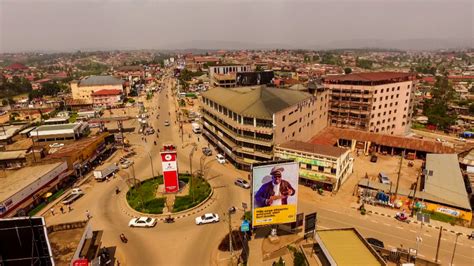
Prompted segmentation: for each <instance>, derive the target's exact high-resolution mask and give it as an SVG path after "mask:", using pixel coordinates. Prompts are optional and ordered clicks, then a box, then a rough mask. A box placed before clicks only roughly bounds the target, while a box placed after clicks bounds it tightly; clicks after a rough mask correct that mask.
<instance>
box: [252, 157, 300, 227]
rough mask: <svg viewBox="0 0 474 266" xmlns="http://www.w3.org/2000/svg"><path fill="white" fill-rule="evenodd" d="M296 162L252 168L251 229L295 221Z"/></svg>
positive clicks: (297, 167) (296, 195)
mask: <svg viewBox="0 0 474 266" xmlns="http://www.w3.org/2000/svg"><path fill="white" fill-rule="evenodd" d="M298 169H299V164H298V163H297V162H286V163H273V164H268V165H261V166H254V167H253V169H252V175H253V178H252V181H253V182H252V185H253V186H252V214H253V215H252V226H261V225H271V224H283V223H292V222H296V210H297V202H298Z"/></svg>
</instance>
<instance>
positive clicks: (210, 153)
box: [202, 147, 212, 156]
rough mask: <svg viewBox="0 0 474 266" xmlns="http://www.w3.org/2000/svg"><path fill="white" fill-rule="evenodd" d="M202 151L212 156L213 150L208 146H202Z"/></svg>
mask: <svg viewBox="0 0 474 266" xmlns="http://www.w3.org/2000/svg"><path fill="white" fill-rule="evenodd" d="M202 153H203V154H204V155H206V156H211V155H212V150H211V149H210V148H208V147H203V148H202Z"/></svg>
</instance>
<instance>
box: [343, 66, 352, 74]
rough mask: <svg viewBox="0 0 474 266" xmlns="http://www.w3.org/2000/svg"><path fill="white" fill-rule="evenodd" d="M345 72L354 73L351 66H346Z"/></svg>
mask: <svg viewBox="0 0 474 266" xmlns="http://www.w3.org/2000/svg"><path fill="white" fill-rule="evenodd" d="M344 73H345V74H346V75H347V74H350V73H352V68H350V67H346V68H344Z"/></svg>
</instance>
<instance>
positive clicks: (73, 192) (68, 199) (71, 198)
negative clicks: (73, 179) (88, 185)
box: [63, 188, 84, 205]
mask: <svg viewBox="0 0 474 266" xmlns="http://www.w3.org/2000/svg"><path fill="white" fill-rule="evenodd" d="M82 195H84V192H82V189H80V188H73V189H72V190H71V193H69V195H68V196H67V197H65V198H64V199H63V204H65V205H68V204H71V203H73V202H74V201H75V200H77V199H78V198H80V197H81V196H82Z"/></svg>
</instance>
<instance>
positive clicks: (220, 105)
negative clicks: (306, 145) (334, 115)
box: [201, 86, 327, 170]
mask: <svg viewBox="0 0 474 266" xmlns="http://www.w3.org/2000/svg"><path fill="white" fill-rule="evenodd" d="M201 101H202V103H201V106H202V107H201V108H202V114H203V133H204V136H206V137H207V138H208V139H209V140H210V142H211V143H212V144H213V145H215V146H217V147H218V149H220V150H222V151H223V153H224V154H225V156H226V158H227V159H228V160H229V161H231V162H232V163H234V164H235V165H236V166H237V167H239V168H241V169H246V170H249V169H250V165H251V164H252V163H256V162H262V161H268V160H272V159H273V147H274V146H275V145H277V144H280V143H283V142H286V141H288V140H301V141H307V140H309V139H310V138H311V137H312V136H314V134H315V133H317V132H319V131H321V130H322V129H323V128H325V127H326V126H327V112H325V109H323V108H320V106H321V105H324V101H327V98H326V99H325V98H324V97H316V96H314V95H311V94H309V93H306V92H300V91H292V90H287V89H276V88H268V87H266V86H254V87H239V88H231V89H225V88H213V89H211V90H209V91H207V92H204V93H203V94H202V98H201Z"/></svg>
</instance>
